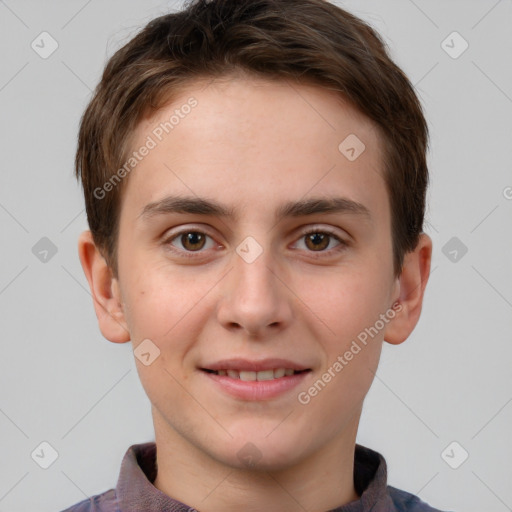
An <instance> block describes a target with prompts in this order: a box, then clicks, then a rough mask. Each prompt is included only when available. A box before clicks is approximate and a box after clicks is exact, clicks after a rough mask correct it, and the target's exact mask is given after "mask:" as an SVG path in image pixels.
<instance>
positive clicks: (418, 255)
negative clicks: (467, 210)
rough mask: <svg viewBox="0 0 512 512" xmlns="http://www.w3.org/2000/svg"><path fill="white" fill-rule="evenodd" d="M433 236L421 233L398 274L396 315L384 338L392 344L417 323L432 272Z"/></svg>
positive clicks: (398, 342)
mask: <svg viewBox="0 0 512 512" xmlns="http://www.w3.org/2000/svg"><path fill="white" fill-rule="evenodd" d="M431 261H432V240H431V238H430V237H429V236H428V235H426V234H425V233H422V234H421V235H420V239H419V242H418V244H417V246H416V248H415V249H414V251H412V252H409V253H407V254H405V256H404V264H403V267H402V273H401V274H400V276H399V277H398V281H399V294H398V297H397V298H396V301H395V302H398V303H399V305H400V308H399V309H400V310H399V311H398V309H397V308H396V307H394V308H393V309H395V311H397V313H396V316H395V317H394V318H393V320H392V321H391V322H390V323H389V324H388V325H387V327H386V331H385V333H384V340H385V341H387V342H388V343H391V344H392V345H398V344H400V343H402V342H404V341H405V340H406V339H407V338H408V337H409V335H410V334H411V332H412V331H413V329H414V327H416V324H417V323H418V320H419V318H420V314H421V308H422V305H423V297H424V294H425V287H426V286H427V282H428V278H429V275H430V265H431Z"/></svg>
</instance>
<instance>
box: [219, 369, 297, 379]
mask: <svg viewBox="0 0 512 512" xmlns="http://www.w3.org/2000/svg"><path fill="white" fill-rule="evenodd" d="M215 373H216V374H217V375H221V376H224V377H225V376H226V375H227V376H228V377H231V378H232V379H240V380H243V381H256V380H257V381H262V380H273V379H280V378H281V377H285V376H289V375H293V374H294V373H298V372H296V371H295V370H292V369H291V368H275V369H273V370H262V371H260V372H252V371H245V370H242V371H238V370H218V371H216V372H215Z"/></svg>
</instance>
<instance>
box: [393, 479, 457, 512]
mask: <svg viewBox="0 0 512 512" xmlns="http://www.w3.org/2000/svg"><path fill="white" fill-rule="evenodd" d="M388 493H389V496H390V497H391V499H392V501H393V505H394V506H395V508H396V511H397V512H443V511H442V510H439V509H437V508H433V507H431V506H430V505H428V504H427V503H425V502H424V501H422V500H421V499H420V498H418V496H415V495H414V494H411V493H409V492H406V491H402V490H400V489H397V488H396V487H392V486H391V485H388ZM444 512H448V511H444Z"/></svg>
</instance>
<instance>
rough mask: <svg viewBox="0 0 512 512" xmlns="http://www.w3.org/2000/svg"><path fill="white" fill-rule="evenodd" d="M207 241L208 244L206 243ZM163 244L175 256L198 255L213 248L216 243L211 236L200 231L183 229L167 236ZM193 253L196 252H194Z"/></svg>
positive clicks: (191, 256)
mask: <svg viewBox="0 0 512 512" xmlns="http://www.w3.org/2000/svg"><path fill="white" fill-rule="evenodd" d="M208 243H209V245H208ZM163 244H164V246H165V247H166V248H167V249H169V250H170V251H172V252H173V253H174V254H175V255H177V256H180V257H181V256H183V257H190V258H193V257H196V256H197V257H199V256H201V255H202V254H204V253H206V252H207V249H213V248H214V247H215V246H216V244H215V241H214V240H213V238H212V237H211V236H209V235H207V234H206V233H203V232H202V231H192V230H190V229H189V230H183V231H180V232H178V233H175V234H173V235H172V236H169V237H168V238H167V239H165V240H164V241H163ZM194 253H197V255H196V254H194Z"/></svg>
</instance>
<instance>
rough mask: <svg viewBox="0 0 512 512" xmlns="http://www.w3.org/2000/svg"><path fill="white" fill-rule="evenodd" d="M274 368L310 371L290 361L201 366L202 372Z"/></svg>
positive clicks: (239, 361)
mask: <svg viewBox="0 0 512 512" xmlns="http://www.w3.org/2000/svg"><path fill="white" fill-rule="evenodd" d="M274 368H291V369H292V370H296V371H301V370H309V369H310V368H308V367H307V366H304V365H302V364H299V363H295V362H294V361H290V360H288V359H279V358H272V359H260V360H259V361H250V360H248V359H240V358H239V359H223V360H222V361H217V362H216V363H211V364H207V365H204V366H201V369H202V370H216V371H218V370H241V371H252V372H260V371H264V370H272V369H274Z"/></svg>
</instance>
